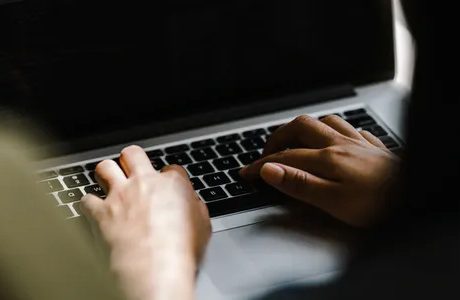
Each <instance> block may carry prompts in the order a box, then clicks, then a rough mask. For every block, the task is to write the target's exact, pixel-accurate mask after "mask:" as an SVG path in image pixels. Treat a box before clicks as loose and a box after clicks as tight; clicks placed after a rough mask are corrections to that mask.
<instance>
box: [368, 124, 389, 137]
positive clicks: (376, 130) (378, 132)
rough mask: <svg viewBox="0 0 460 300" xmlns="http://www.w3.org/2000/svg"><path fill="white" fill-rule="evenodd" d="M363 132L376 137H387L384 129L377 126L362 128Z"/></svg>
mask: <svg viewBox="0 0 460 300" xmlns="http://www.w3.org/2000/svg"><path fill="white" fill-rule="evenodd" d="M363 130H367V131H369V132H370V133H372V134H373V135H375V136H376V137H380V136H385V135H388V132H386V130H385V129H383V128H382V127H381V126H378V125H377V126H366V127H363Z"/></svg>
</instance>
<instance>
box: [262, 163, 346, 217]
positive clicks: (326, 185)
mask: <svg viewBox="0 0 460 300" xmlns="http://www.w3.org/2000/svg"><path fill="white" fill-rule="evenodd" d="M260 176H261V177H262V179H263V180H264V181H265V182H266V183H268V184H269V185H271V186H273V187H274V188H276V189H278V190H279V191H280V192H282V193H284V194H286V195H288V196H290V197H293V198H295V199H298V200H301V201H305V202H307V203H309V204H311V205H314V206H316V207H318V208H321V209H323V210H325V211H327V212H331V211H333V210H334V207H336V204H337V203H336V199H337V198H338V196H339V184H338V183H336V182H332V181H329V180H327V179H323V178H320V177H317V176H315V175H313V174H311V173H308V172H305V171H303V170H299V169H296V168H292V167H289V166H286V165H283V164H276V163H266V164H264V166H263V167H262V169H261V170H260Z"/></svg>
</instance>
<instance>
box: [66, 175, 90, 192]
mask: <svg viewBox="0 0 460 300" xmlns="http://www.w3.org/2000/svg"><path fill="white" fill-rule="evenodd" d="M63 180H64V183H65V185H66V186H67V187H68V188H69V189H71V188H75V187H78V186H82V185H88V184H89V180H88V178H86V176H85V174H75V175H72V176H67V177H64V179H63Z"/></svg>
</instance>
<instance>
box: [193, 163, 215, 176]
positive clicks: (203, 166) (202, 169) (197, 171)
mask: <svg viewBox="0 0 460 300" xmlns="http://www.w3.org/2000/svg"><path fill="white" fill-rule="evenodd" d="M187 169H188V171H189V172H190V174H192V175H193V176H200V175H203V174H208V173H212V172H214V168H213V167H212V166H211V164H210V163H208V162H207V161H204V162H200V163H197V164H192V165H188V167H187Z"/></svg>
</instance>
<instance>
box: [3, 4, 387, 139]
mask: <svg viewBox="0 0 460 300" xmlns="http://www.w3.org/2000/svg"><path fill="white" fill-rule="evenodd" d="M2 2H3V3H6V4H3V5H1V3H2ZM7 2H10V3H7ZM391 17H392V16H391V1H390V0H388V1H384V0H381V1H374V0H373V1H369V0H348V1H343V0H337V1H331V0H305V1H291V0H283V1H271V0H265V1H253V0H242V1H240V0H222V1H204V0H202V1H192V0H175V1H101V0H99V1H95V0H65V1H64V0H62V1H57V0H53V1H52V0H35V1H33V0H23V1H6V2H5V1H2V0H0V35H1V36H0V37H1V38H0V41H1V42H0V70H1V71H0V89H1V90H0V97H1V104H2V106H7V107H12V108H13V109H15V110H16V111H18V112H21V113H24V114H26V115H28V116H30V117H32V118H34V119H36V120H38V121H39V122H40V123H41V124H42V125H44V126H45V127H47V128H48V130H50V131H51V132H52V133H53V135H54V136H55V137H56V139H57V140H58V141H59V140H65V141H69V142H71V141H75V140H78V139H81V138H85V137H90V136H93V137H94V136H100V137H102V136H104V135H105V134H106V133H107V132H112V133H113V132H116V131H117V130H121V129H123V130H128V131H129V129H133V128H136V127H138V126H144V127H145V126H147V127H149V128H151V131H150V132H149V134H151V135H155V134H158V133H162V132H167V131H168V128H167V127H168V126H167V125H166V126H165V124H168V123H167V122H168V121H171V120H180V119H187V118H188V117H190V116H199V115H200V114H201V113H203V112H210V111H219V110H222V109H223V110H225V109H226V108H228V107H236V106H240V105H246V106H250V104H251V103H256V102H257V103H260V102H264V101H267V103H268V102H269V99H272V98H276V97H280V96H284V95H290V94H297V93H302V92H305V91H309V90H314V89H317V88H321V87H325V86H333V85H336V84H343V83H350V84H361V83H368V82H372V81H376V80H382V79H388V78H391V77H392V76H393V73H394V70H393V69H394V63H393V41H392V19H391ZM236 117H238V116H235V118H236ZM165 122H166V123H165ZM183 124H185V123H183ZM159 127H161V128H159ZM133 130H134V129H133ZM128 136H129V134H128ZM123 138H128V137H127V136H126V135H124V136H123ZM123 138H121V139H123ZM121 139H120V140H121Z"/></svg>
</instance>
